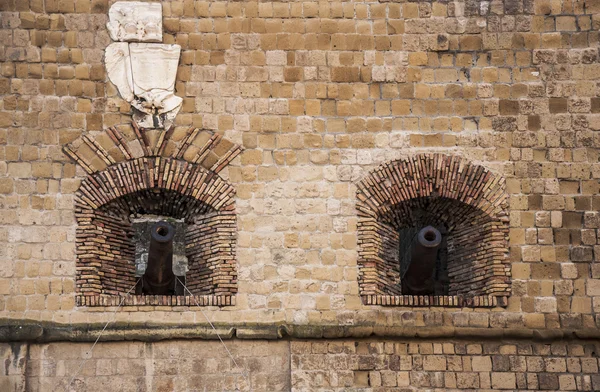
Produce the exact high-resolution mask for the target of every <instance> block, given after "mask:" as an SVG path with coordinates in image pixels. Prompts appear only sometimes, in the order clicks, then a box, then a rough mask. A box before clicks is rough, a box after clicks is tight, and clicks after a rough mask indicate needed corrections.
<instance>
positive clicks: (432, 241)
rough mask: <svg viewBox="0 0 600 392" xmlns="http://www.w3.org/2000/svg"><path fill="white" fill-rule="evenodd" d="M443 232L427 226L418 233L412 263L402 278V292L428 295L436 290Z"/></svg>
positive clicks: (412, 253)
mask: <svg viewBox="0 0 600 392" xmlns="http://www.w3.org/2000/svg"><path fill="white" fill-rule="evenodd" d="M441 243H442V234H441V233H440V232H439V230H438V229H436V228H435V227H433V226H427V227H425V228H424V229H422V230H421V231H419V233H418V234H417V240H416V241H415V243H414V244H413V248H412V252H411V258H410V264H409V266H408V269H407V270H406V273H405V274H404V276H403V278H402V294H408V295H426V294H431V293H433V291H434V283H435V282H434V278H433V274H434V272H435V265H436V261H437V254H438V249H439V248H440V244H441Z"/></svg>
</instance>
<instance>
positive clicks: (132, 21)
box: [106, 1, 163, 42]
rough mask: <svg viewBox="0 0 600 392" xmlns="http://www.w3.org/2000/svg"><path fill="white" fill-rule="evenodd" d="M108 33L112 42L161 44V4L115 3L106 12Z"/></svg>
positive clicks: (139, 2)
mask: <svg viewBox="0 0 600 392" xmlns="http://www.w3.org/2000/svg"><path fill="white" fill-rule="evenodd" d="M108 19H109V21H108V23H107V24H106V26H107V28H108V33H109V34H110V38H112V40H113V41H122V42H162V39H163V38H162V33H163V28H162V4H161V3H145V2H141V1H117V2H116V3H114V4H113V5H112V6H111V7H110V9H109V11H108Z"/></svg>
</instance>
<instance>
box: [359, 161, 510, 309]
mask: <svg viewBox="0 0 600 392" xmlns="http://www.w3.org/2000/svg"><path fill="white" fill-rule="evenodd" d="M506 207H507V196H506V192H505V181H504V179H503V178H502V177H500V176H497V175H495V174H493V173H492V172H490V171H489V170H487V169H485V168H484V167H482V166H478V165H474V164H471V163H469V162H467V161H465V160H464V159H462V158H460V157H457V156H447V155H441V154H425V155H417V156H413V157H411V158H407V159H401V160H396V161H392V162H389V163H386V164H383V165H381V166H380V167H378V168H377V169H375V170H373V171H372V172H371V173H369V174H368V175H367V176H366V178H364V179H363V180H362V181H360V182H359V183H358V184H357V210H358V214H359V222H358V244H359V251H358V265H359V288H360V293H361V296H362V299H363V303H365V304H373V305H402V306H498V305H501V306H503V305H505V304H506V299H507V296H508V295H509V294H510V265H509V263H508V258H507V251H508V244H507V236H508V216H507V213H506ZM425 226H433V227H436V228H438V229H439V230H440V232H442V235H443V242H442V243H443V246H442V247H441V248H440V251H439V253H438V260H437V264H436V270H435V275H436V279H437V280H436V283H435V291H434V292H431V293H428V294H426V295H405V294H406V293H404V294H403V290H402V279H403V276H402V274H403V273H404V270H403V269H404V267H403V266H404V265H405V264H403V263H404V259H405V258H406V254H407V250H408V249H409V248H410V244H411V243H413V242H412V241H413V240H414V238H415V234H416V233H417V232H418V230H419V228H423V227H425Z"/></svg>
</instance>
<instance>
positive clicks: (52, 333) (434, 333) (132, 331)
mask: <svg viewBox="0 0 600 392" xmlns="http://www.w3.org/2000/svg"><path fill="white" fill-rule="evenodd" d="M103 328H104V324H86V323H81V324H61V323H56V322H50V321H43V322H40V321H34V320H16V319H0V342H22V341H29V342H36V343H48V342H59V341H70V342H93V341H95V340H96V338H97V337H98V332H100V331H101V330H102V329H103ZM215 328H216V331H217V332H218V334H219V336H221V338H223V339H233V338H238V339H270V340H276V339H285V338H289V339H338V338H373V337H376V338H403V339H492V340H493V339H515V340H520V339H524V340H535V341H556V340H565V339H567V340H568V339H600V329H598V328H582V329H552V330H551V329H524V328H504V329H503V328H469V327H444V326H442V327H375V326H369V325H353V326H340V325H319V326H310V325H294V324H240V325H222V324H215ZM173 339H207V340H212V339H218V336H217V333H216V332H215V330H213V329H212V328H211V327H210V326H209V325H208V324H205V323H204V324H195V325H192V324H187V325H175V324H157V323H112V324H109V325H108V327H107V328H106V330H105V331H104V334H103V335H102V338H101V339H100V340H101V341H127V340H139V341H145V342H152V341H159V340H173Z"/></svg>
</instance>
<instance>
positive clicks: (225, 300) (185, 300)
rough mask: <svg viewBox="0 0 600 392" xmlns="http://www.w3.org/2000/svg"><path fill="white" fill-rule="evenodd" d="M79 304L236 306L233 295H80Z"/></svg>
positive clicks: (91, 305) (89, 305)
mask: <svg viewBox="0 0 600 392" xmlns="http://www.w3.org/2000/svg"><path fill="white" fill-rule="evenodd" d="M75 300H76V303H77V306H88V307H95V306H119V304H121V301H123V304H122V306H197V305H199V306H235V296H233V295H195V296H191V295H128V296H125V297H123V296H120V295H78V296H77V297H75Z"/></svg>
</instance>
